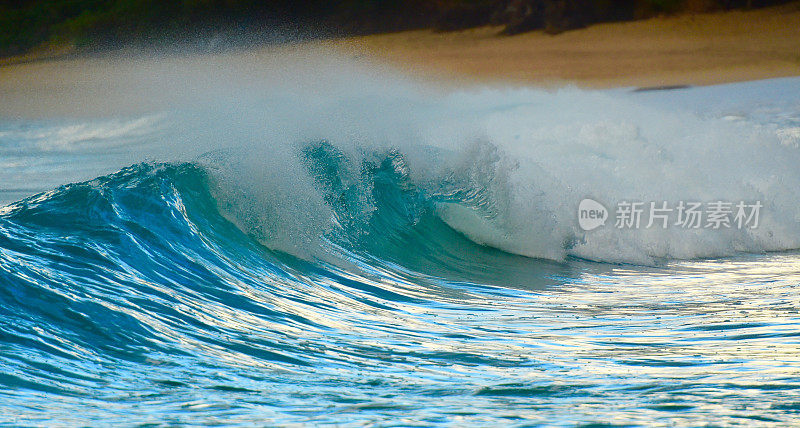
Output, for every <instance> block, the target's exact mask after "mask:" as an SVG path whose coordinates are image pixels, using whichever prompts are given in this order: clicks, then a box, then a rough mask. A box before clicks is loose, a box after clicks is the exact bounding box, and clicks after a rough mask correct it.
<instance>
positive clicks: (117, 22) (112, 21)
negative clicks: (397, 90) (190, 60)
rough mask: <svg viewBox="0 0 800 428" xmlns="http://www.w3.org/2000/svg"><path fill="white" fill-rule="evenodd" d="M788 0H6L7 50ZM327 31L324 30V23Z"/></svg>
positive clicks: (523, 27) (551, 25) (539, 24)
mask: <svg viewBox="0 0 800 428" xmlns="http://www.w3.org/2000/svg"><path fill="white" fill-rule="evenodd" d="M780 2H782V1H781V0H428V1H425V0H405V1H403V0H295V1H290V0H272V1H270V0H261V1H258V0H0V55H14V54H19V53H23V52H26V51H28V50H30V49H31V48H33V47H36V46H38V45H40V44H42V43H44V42H55V43H59V42H64V43H75V44H77V45H78V46H82V47H102V46H109V45H110V46H114V45H120V44H125V43H131V42H137V41H140V42H141V41H147V40H154V39H159V40H163V39H174V38H180V37H185V36H187V35H190V34H193V35H195V36H197V35H203V34H207V33H208V32H209V31H215V30H224V29H228V28H239V29H264V28H269V27H273V28H280V27H281V26H287V25H291V26H294V27H295V28H302V29H305V30H308V31H316V32H317V33H318V34H323V35H331V34H363V33H373V32H381V31H395V30H403V29H411V28H436V29H439V30H443V31H447V30H457V29H464V28H468V27H473V26H480V25H486V24H495V25H503V26H505V31H504V32H505V33H507V34H515V33H519V32H523V31H529V30H534V29H544V30H545V31H547V32H550V33H558V32H561V31H565V30H569V29H573V28H579V27H583V26H586V25H589V24H592V23H595V22H601V21H617V20H629V19H637V18H643V17H648V16H652V15H655V14H659V13H673V12H679V11H693V12H700V11H708V10H713V9H723V8H724V9H729V8H743V7H760V6H765V5H769V4H774V3H780ZM321 31H322V32H324V33H319V32H321Z"/></svg>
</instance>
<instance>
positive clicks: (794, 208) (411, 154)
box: [0, 79, 800, 426]
mask: <svg viewBox="0 0 800 428" xmlns="http://www.w3.org/2000/svg"><path fill="white" fill-rule="evenodd" d="M797 87H798V83H797V81H796V79H792V80H788V81H776V82H771V83H770V82H767V83H761V84H758V85H756V89H758V90H757V91H756V92H759V91H766V90H767V89H769V90H770V91H773V92H769V93H771V94H777V93H778V92H781V91H782V92H784V93H792V92H791V91H793V90H795V91H796V88H797ZM734 88H740V89H741V90H742V91H744V92H747V90H751V91H752V90H754V89H752V88H751V87H750V86H747V85H744V86H736V87H734ZM747 88H750V89H747ZM345 89H346V90H345ZM345 89H341V88H339V89H338V90H334V91H333V92H335V93H334V94H333V95H331V94H327V95H326V96H323V97H320V98H315V95H313V94H310V93H309V94H305V95H307V97H305V98H303V97H298V96H297V94H295V93H294V92H292V91H288V93H286V94H283V95H280V94H279V95H275V96H274V97H272V98H270V97H267V98H268V99H267V100H266V101H264V100H260V102H255V101H254V99H253V98H249V97H248V96H247V95H248V94H240V97H239V98H238V101H240V102H241V103H242V106H241V107H240V108H241V111H239V110H237V109H233V108H230V106H228V107H227V108H228V109H227V110H224V112H225V113H226V115H224V116H225V117H224V120H216V121H214V117H215V115H217V114H218V110H216V108H217V106H216V105H215V106H212V107H207V106H200V107H198V108H196V109H188V108H187V109H186V110H184V111H180V112H168V113H164V114H163V115H161V116H158V115H156V116H147V117H145V118H138V119H135V120H132V121H129V122H126V121H123V120H121V119H119V120H117V121H112V122H103V121H102V120H98V121H88V122H86V123H82V124H79V125H76V124H74V123H71V122H68V121H67V122H66V124H65V123H60V122H59V123H51V122H21V123H16V122H15V123H12V124H10V125H6V124H2V127H0V156H2V158H0V162H2V163H3V165H5V166H6V167H8V168H9V170H4V171H0V178H3V180H4V181H3V182H0V196H1V197H3V198H6V199H4V200H7V201H8V203H7V204H6V205H4V206H3V207H2V208H0V423H5V424H8V425H14V426H16V425H44V426H49V425H77V426H84V425H114V424H123V425H128V424H166V425H171V424H175V425H200V424H224V425H237V424H238V425H245V426H252V425H258V426H262V425H267V426H272V425H293V424H301V425H321V424H333V425H346V426H349V425H380V426H383V425H387V426H389V425H391V426H396V425H402V426H406V425H424V426H429V425H448V426H450V425H456V426H461V425H471V426H487V425H489V426H494V425H519V426H530V425H537V424H540V425H559V426H561V425H564V426H574V425H584V424H585V425H591V424H596V425H603V426H606V425H625V426H628V425H666V424H675V425H680V426H698V425H705V424H708V423H709V421H713V423H718V424H721V425H736V424H747V425H750V424H759V425H761V424H765V425H766V424H774V425H791V424H793V423H795V422H796V418H797V410H798V408H800V404H798V403H800V398H798V391H800V376H798V370H797V367H798V363H799V362H798V355H800V345H798V341H797V338H798V337H799V336H800V318H798V316H797V310H798V308H799V307H800V298H798V296H800V293H798V287H799V286H800V256H798V253H797V248H798V247H800V205H798V203H797V201H796V196H797V191H796V189H797V188H798V185H800V170H798V168H797V165H798V164H800V152H798V147H797V141H798V135H800V134H797V128H798V124H800V119H798V118H799V117H800V116H798V115H797V114H796V113H797V111H798V110H797V109H795V110H793V109H792V108H793V107H792V106H793V105H794V104H791V103H789V104H787V103H783V104H780V106H779V107H775V109H777V111H779V112H781V114H774V111H773V110H770V109H769V108H763V109H759V108H756V107H752V104H748V105H750V106H751V107H752V109H751V110H747V109H745V111H748V112H749V113H748V114H747V115H744V116H746V117H742V118H739V117H738V116H737V117H736V118H731V115H728V114H727V112H725V111H722V112H706V113H705V115H700V114H694V113H690V112H686V111H684V107H685V104H691V105H695V103H697V102H699V100H700V99H713V98H714V97H717V99H720V98H725V97H726V96H727V95H728V94H730V93H731V89H730V88H718V89H691V90H688V91H686V92H685V93H683V95H681V93H676V95H669V96H667V95H648V94H647V93H643V94H638V93H637V94H634V95H631V94H627V93H620V92H613V91H612V92H607V93H597V92H584V91H579V90H564V91H560V92H555V93H548V92H542V91H534V90H523V89H519V90H508V91H499V92H493V91H491V90H483V91H476V92H474V93H473V92H459V93H455V94H449V95H447V94H445V95H437V96H430V97H427V96H424V97H423V96H421V95H420V94H415V93H413V91H411V92H408V91H407V92H404V93H403V96H404V97H403V98H401V101H402V102H400V101H397V98H398V97H399V96H398V95H397V94H395V95H392V96H386V95H385V94H384V95H383V98H381V94H382V92H380V91H377V92H375V91H374V88H373V89H370V88H366V89H364V91H365V93H366V95H369V96H366V95H365V96H356V95H358V94H362V92H359V91H356V90H354V89H353V88H350V87H347V88H345ZM359 89H360V88H359ZM209 90H210V91H211V90H213V88H211V89H209ZM337 91H338V92H337ZM340 92H341V93H340ZM342 93H343V94H344V95H343V94H342ZM759 93H760V92H759ZM237 94H239V93H237ZM353 94H356V95H353ZM715 94H716V95H715ZM257 95H258V96H263V94H257ZM648 97H650V98H648ZM659 97H661V98H659ZM670 97H672V98H670ZM682 97H683V98H682ZM256 98H258V97H256ZM788 98H791V97H788ZM775 99H776V100H778V99H780V98H779V97H778V96H777V95H775ZM791 99H793V98H791ZM791 99H790V101H791ZM784 101H785V100H784ZM793 102H795V103H796V100H795V101H793ZM237 106H238V105H237ZM681 106H684V107H681ZM220 109H222V107H220ZM587 109H588V110H587ZM587 111H588V113H587ZM242 112H244V114H241V113H242ZM292 112H294V113H297V112H300V113H302V114H300V113H298V114H299V116H300V119H297V117H295V114H294V113H292ZM771 112H772V113H771ZM290 113H291V114H290ZM237 114H241V117H240V116H237ZM289 116H291V117H289ZM231 118H238V121H236V120H233V119H231ZM228 121H230V122H231V123H228ZM199 123H204V124H205V125H204V126H203V127H200V128H198V124H199ZM142 147H144V149H143V148H142ZM150 153H157V155H155V154H154V155H152V156H151V155H150ZM148 158H149V159H152V160H148V161H143V159H148ZM119 164H122V165H130V166H127V167H124V168H122V169H119V168H118V165H119ZM84 169H85V170H84ZM8 171H12V172H13V174H12V173H9V172H8ZM85 171H96V173H94V175H93V176H98V178H95V179H92V180H90V181H82V179H77V178H74V177H78V176H80V177H83V178H86V177H84V175H86V174H84V172H85ZM37 180H38V181H37ZM59 180H60V184H63V183H65V182H70V183H72V184H64V185H60V186H59V185H57V184H52V183H53V182H56V181H59ZM3 183H6V184H3ZM41 187H44V188H47V189H50V190H47V191H44V192H39V193H37V194H35V195H33V196H30V194H31V193H36V192H35V191H34V190H37V191H38V190H42V188H41ZM8 195H14V197H9V196H8ZM23 195H25V196H23ZM17 196H20V197H17ZM9 198H10V199H9ZM584 198H591V199H593V200H594V201H595V202H596V203H599V204H603V205H605V206H606V207H609V208H611V207H612V206H613V204H615V203H617V202H619V201H623V200H626V199H637V200H647V201H661V200H664V201H666V202H668V203H677V202H678V201H681V200H686V201H690V200H700V201H710V200H717V199H724V200H730V201H733V202H737V201H740V200H743V201H749V202H753V201H760V202H761V203H762V204H763V211H762V212H761V214H762V217H761V218H760V225H759V227H758V228H752V229H738V228H728V229H724V230H715V229H711V228H701V229H698V230H684V229H681V228H679V227H670V228H664V229H661V228H657V227H655V228H654V227H650V228H647V227H642V228H641V229H639V230H632V229H628V230H625V229H621V228H616V227H615V226H614V225H613V224H612V223H608V224H606V225H604V226H602V227H599V228H597V229H595V230H584V229H583V228H582V227H581V226H580V223H579V213H578V207H579V203H580V201H581V200H582V199H584ZM612 222H613V220H612Z"/></svg>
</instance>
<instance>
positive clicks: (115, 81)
mask: <svg viewBox="0 0 800 428" xmlns="http://www.w3.org/2000/svg"><path fill="white" fill-rule="evenodd" d="M498 31H499V28H492V27H482V28H477V29H472V30H467V31H458V32H446V33H442V32H434V31H430V30H424V31H423V30H420V31H407V32H399V33H391V34H380V35H372V36H363V37H350V38H342V39H332V40H324V41H315V42H303V43H299V44H294V45H288V46H277V47H276V46H272V47H262V48H253V49H249V50H232V51H228V52H224V53H215V54H203V55H188V56H183V57H180V58H177V59H176V60H175V61H177V63H179V64H177V65H176V63H175V61H173V64H169V63H163V62H161V63H159V64H157V65H153V64H147V63H146V62H142V61H138V60H133V61H130V60H131V58H130V57H129V56H128V55H127V54H120V53H109V54H106V55H101V56H93V57H83V56H79V55H77V56H76V55H68V56H66V57H61V58H49V59H48V58H43V59H34V60H31V59H30V58H24V61H17V62H15V61H14V60H13V59H11V60H9V59H6V60H5V65H2V66H0V98H2V99H3V102H2V103H0V114H2V115H12V116H18V115H26V113H30V112H36V111H42V110H43V109H44V110H48V111H51V112H56V113H58V112H66V113H75V112H78V111H87V112H88V113H89V114H96V113H97V112H101V113H104V112H108V111H109V110H108V109H109V108H115V109H119V108H120V105H121V103H120V102H119V99H120V98H123V97H125V98H130V97H131V94H134V95H135V92H136V91H135V90H131V88H132V87H134V86H132V85H134V84H137V85H141V84H143V83H145V82H142V80H146V79H148V77H147V76H148V75H154V74H153V73H156V72H157V73H160V75H162V76H163V75H164V74H165V71H168V70H171V69H172V68H174V67H178V68H184V69H188V70H206V71H207V72H209V73H210V72H213V70H215V69H217V68H220V67H221V68H225V67H238V68H240V69H242V70H253V72H255V73H258V72H260V71H261V70H264V69H268V68H270V67H271V66H272V65H275V64H282V66H283V67H286V66H285V62H286V61H287V58H298V57H313V56H320V55H326V54H328V53H331V52H333V53H334V54H335V55H336V56H338V57H340V58H341V57H343V58H345V59H347V60H349V59H351V58H352V59H355V60H356V62H367V63H379V64H388V65H389V66H390V67H392V68H395V69H399V70H400V71H401V72H402V73H404V74H407V75H410V76H412V77H414V78H420V79H425V80H430V79H432V80H445V81H449V82H456V83H476V82H504V83H512V84H534V85H537V86H560V85H565V84H575V85H578V86H582V87H591V88H607V87H653V86H663V85H709V84H718V83H726V82H735V81H745V80H757V79H767V78H776V77H786V76H797V75H800V2H794V3H790V4H787V5H783V6H779V7H772V8H765V9H758V10H751V11H731V12H717V13H708V14H694V15H680V16H669V17H658V18H653V19H648V20H642V21H634V22H622V23H607V24H597V25H593V26H591V27H588V28H584V29H580V30H575V31H569V32H566V33H563V34H560V35H556V36H552V35H547V34H544V33H543V32H541V31H536V32H531V33H526V34H521V35H517V36H499V35H498V34H497V33H498ZM18 59H19V58H18ZM0 64H2V63H0ZM143 70H144V71H149V72H151V73H149V74H148V73H143V72H142V71H143ZM159 70H160V71H159ZM198 73H202V72H201V71H198ZM115 94H116V95H117V97H116V98H117V99H116V100H115V99H114V95H115ZM104 99H107V100H108V105H104V103H103V102H102V100H104ZM129 101H130V100H129ZM129 104H135V102H129Z"/></svg>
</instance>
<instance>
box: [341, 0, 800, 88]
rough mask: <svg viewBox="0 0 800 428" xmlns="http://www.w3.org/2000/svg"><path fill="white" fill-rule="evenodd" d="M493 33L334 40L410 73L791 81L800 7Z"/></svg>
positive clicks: (612, 83) (798, 69)
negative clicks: (552, 30)
mask: <svg viewBox="0 0 800 428" xmlns="http://www.w3.org/2000/svg"><path fill="white" fill-rule="evenodd" d="M499 30H500V29H499V28H479V29H474V30H468V31H461V32H453V33H437V32H433V31H411V32H402V33H396V34H383V35H375V36H368V37H357V38H350V39H345V40H341V41H336V42H334V43H333V45H335V46H337V47H340V48H347V49H352V50H354V51H356V52H359V53H362V54H365V55H371V56H376V57H378V58H382V59H384V60H387V61H389V62H391V63H393V64H397V66H399V67H400V68H402V69H403V70H405V71H407V72H409V73H412V74H416V75H427V76H431V75H438V76H444V77H453V76H459V77H460V78H463V79H477V80H484V79H491V80H504V81H511V82H522V83H536V84H550V85H552V84H555V85H559V84H563V83H565V82H569V83H576V84H578V85H579V86H589V87H616V86H659V85H708V84H716V83H726V82H735V81H744V80H757V79H767V78H774V77H785V76H796V75H800V3H798V2H795V3H791V4H787V5H784V6H781V7H773V8H766V9H760V10H751V11H730V12H717V13H708V14H695V15H682V16H669V17H658V18H653V19H648V20H643V21H634V22H622V23H607V24H597V25H593V26H591V27H588V28H585V29H580V30H575V31H569V32H566V33H563V34H560V35H557V36H551V35H547V34H544V33H543V32H541V31H537V32H531V33H525V34H521V35H517V36H511V37H506V36H498V35H497V33H498V31H499Z"/></svg>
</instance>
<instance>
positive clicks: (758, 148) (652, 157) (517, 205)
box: [23, 57, 800, 264]
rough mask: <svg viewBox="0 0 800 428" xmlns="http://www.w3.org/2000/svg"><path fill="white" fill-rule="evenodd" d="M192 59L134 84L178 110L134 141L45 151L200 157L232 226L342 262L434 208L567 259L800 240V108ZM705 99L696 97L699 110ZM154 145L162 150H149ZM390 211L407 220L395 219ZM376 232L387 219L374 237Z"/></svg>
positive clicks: (501, 239) (754, 247) (505, 241)
mask: <svg viewBox="0 0 800 428" xmlns="http://www.w3.org/2000/svg"><path fill="white" fill-rule="evenodd" d="M185 66H187V64H182V65H181V63H179V64H172V63H169V62H166V63H165V64H161V65H159V67H160V68H159V67H154V70H153V71H151V72H152V73H156V76H157V77H159V79H148V78H147V77H148V74H147V73H148V71H147V70H148V67H139V69H136V70H138V71H137V72H138V73H141V74H142V75H141V76H138V77H137V79H135V81H136V82H139V81H142V82H149V83H148V84H147V85H149V86H143V87H142V88H138V89H140V90H141V91H140V92H141V93H139V94H138V96H137V98H136V100H138V101H137V102H139V101H141V100H142V99H148V100H149V99H151V98H152V99H154V100H156V101H153V103H154V105H156V106H162V107H163V106H167V111H164V112H160V113H158V114H153V112H152V111H151V112H148V115H147V116H145V117H144V118H142V119H140V120H134V121H132V122H119V123H127V124H128V126H126V128H129V131H130V132H128V133H127V134H126V133H124V132H123V133H115V132H111V133H109V132H108V131H109V129H111V130H113V129H115V127H114V126H110V127H109V126H108V124H102V123H101V124H97V125H96V126H97V127H99V128H98V129H95V128H94V127H92V126H83V127H78V128H75V129H70V128H69V127H68V128H67V129H66V130H65V131H64V132H61V131H59V130H58V129H54V130H50V131H48V132H49V133H47V135H49V136H47V135H45V136H43V137H42V138H43V139H45V140H52V139H53V135H55V136H59V135H62V134H64V135H62V136H63V137H64V138H63V139H64V141H61V142H60V140H59V141H41V143H42V147H41V149H42V150H53V149H54V147H55V149H61V148H63V147H62V146H64V147H67V146H69V147H72V146H77V147H78V148H82V149H85V148H86V147H88V146H90V144H89V143H90V142H91V145H94V144H95V143H97V145H99V142H98V141H96V140H97V139H101V140H103V142H104V143H109V146H110V147H114V144H115V143H116V144H119V143H124V146H125V152H126V155H125V159H126V161H125V163H122V165H125V164H130V163H131V162H134V161H131V160H130V159H131V158H136V160H135V161H138V160H142V159H155V160H156V161H162V162H195V163H196V164H197V165H200V166H202V168H204V169H205V170H206V171H208V174H209V186H210V188H211V191H212V194H213V196H214V198H215V200H216V201H217V204H218V206H219V208H220V211H221V212H222V213H223V214H224V216H225V217H226V218H227V219H228V220H229V221H230V222H232V223H233V224H236V225H237V226H238V227H239V228H240V229H241V230H243V231H245V232H246V233H247V234H249V235H251V236H253V237H256V238H257V239H258V240H259V241H260V242H261V243H263V244H265V245H266V246H267V247H269V248H271V249H274V250H279V251H282V252H286V253H289V254H292V255H294V256H298V257H300V258H305V259H309V258H314V257H326V256H325V253H326V252H327V247H326V245H325V242H326V241H330V240H333V242H337V243H341V242H352V241H358V240H359V239H362V240H363V241H365V242H368V243H369V242H370V239H374V237H375V236H380V235H381V234H382V233H386V234H391V233H394V231H395V230H397V229H396V228H398V227H400V226H399V224H401V223H402V224H411V225H414V224H416V222H419V221H421V219H422V218H423V217H424V218H425V219H428V218H432V219H435V220H436V221H437V222H439V223H441V227H447V228H449V229H451V230H453V231H455V232H458V234H460V235H462V236H463V237H466V238H468V239H469V240H471V241H472V242H474V243H475V244H476V245H478V246H480V247H488V248H494V249H497V250H500V251H503V252H506V253H509V254H516V255H520V256H525V257H529V258H537V259H548V260H553V261H563V260H565V259H566V258H580V259H587V260H593V261H599V262H612V263H633V264H654V263H658V262H660V261H664V260H672V259H694V258H704V257H721V256H729V255H733V254H736V253H739V252H764V251H782V250H788V249H796V248H800V204H798V203H797V202H796V190H795V189H797V188H798V187H800V168H797V165H798V164H800V144H798V139H797V138H796V136H797V135H796V134H797V133H796V132H795V129H796V128H797V127H798V126H800V115H798V111H797V109H796V107H797V106H794V107H792V106H789V110H782V112H781V114H780V115H777V116H780V117H781V118H782V119H781V120H783V118H785V119H786V120H783V122H781V121H778V122H769V120H767V122H766V123H765V122H764V121H763V120H760V119H762V118H760V117H758V115H759V114H760V113H758V112H757V111H755V110H752V111H749V110H747V109H745V110H744V113H741V114H738V113H737V116H736V117H737V118H738V119H736V120H730V119H729V118H730V117H731V115H730V114H729V112H727V113H726V112H716V113H714V114H698V113H697V112H694V111H692V110H691V109H689V108H687V107H686V106H685V105H683V106H681V105H678V104H674V103H672V104H670V103H665V102H663V101H664V100H663V95H662V94H647V93H641V94H630V93H621V92H614V91H608V92H598V91H585V90H580V89H576V88H564V89H560V90H557V91H544V90H537V89H532V88H477V89H476V88H471V89H466V90H457V91H444V90H441V89H437V88H431V86H426V85H421V84H419V83H415V82H410V81H408V80H407V79H404V78H402V77H399V76H396V75H390V74H388V73H385V72H377V71H376V70H375V69H373V68H371V67H364V66H363V65H353V64H350V63H349V62H348V61H346V60H344V61H343V60H341V59H336V58H335V59H330V60H329V59H326V58H316V57H314V58H312V59H309V60H307V63H304V62H303V60H302V59H300V60H298V59H295V60H294V61H291V64H290V65H288V66H286V68H285V69H283V68H278V69H277V71H274V72H268V71H263V70H258V72H256V70H253V69H252V68H248V67H245V69H242V70H237V69H236V67H235V66H231V67H225V68H222V69H221V70H220V71H219V72H218V73H212V72H210V69H204V68H203V67H210V65H198V64H195V63H190V64H188V66H190V70H182V69H181V68H180V67H185ZM166 69H169V70H172V71H170V72H169V73H165V72H164V70H166ZM173 69H174V70H173ZM262 74H263V75H262ZM320 76H322V77H324V79H320ZM762 86H763V85H762ZM766 86H767V87H768V88H771V90H772V91H773V92H775V91H777V90H779V89H780V88H782V87H789V88H790V89H791V88H794V87H795V86H797V85H796V82H794V81H789V82H776V83H774V84H773V85H772V86H770V85H766ZM122 88H128V86H124V85H123V86H122ZM737 88H739V86H736V85H733V86H731V87H730V88H727V89H726V88H722V89H720V90H719V92H720V93H721V94H722V95H723V96H724V95H725V94H729V93H735V92H736V91H737ZM776 88H777V89H776ZM167 89H168V90H167ZM200 89H202V90H200ZM762 89H763V88H762ZM122 92H123V93H124V91H122ZM707 92H708V91H707V90H705V89H703V90H701V89H688V90H686V92H685V93H686V94H688V95H687V99H688V104H693V103H697V104H698V105H699V102H700V101H701V98H703V97H707V95H708V93H707ZM692 94H696V95H692ZM717 96H718V97H719V94H718V95H717ZM654 97H655V98H654ZM659 97H662V98H659ZM648 100H649V101H648ZM747 108H750V109H755V107H754V106H752V105H750V106H749V107H747ZM791 108H795V110H791ZM771 115H772V116H776V115H775V114H774V112H773V113H771ZM748 116H753V117H752V119H754V120H749V119H751V118H749V117H748ZM762 116H763V115H762ZM767 116H770V114H767ZM149 129H156V130H157V131H156V132H155V133H154V134H148V130H149ZM34 134H35V132H34ZM34 137H35V136H31V135H27V134H26V136H25V138H27V139H34V140H35V138H34ZM25 138H23V139H25ZM143 139H145V140H148V144H143V145H142V146H141V147H138V146H136V144H135V142H137V141H141V140H143ZM56 140H58V139H57V138H56ZM26 141H27V140H26ZM37 141H38V140H37ZM25 145H28V144H27V142H26V144H25ZM381 198H383V199H381ZM586 198H590V199H593V200H595V201H598V202H600V203H602V204H603V205H604V206H605V207H613V206H614V205H615V204H616V203H618V202H620V201H642V202H648V201H656V202H658V201H665V202H670V203H677V202H678V201H700V202H709V201H719V200H722V201H729V202H734V203H735V202H738V201H760V202H761V203H763V204H764V207H763V209H762V212H761V218H760V222H759V227H758V228H756V229H748V230H738V229H729V230H706V229H701V230H688V231H687V230H681V229H680V228H668V229H665V230H660V229H641V230H626V229H622V230H620V229H616V228H614V227H604V228H599V229H596V230H592V231H584V230H582V229H581V228H580V227H579V224H578V218H577V217H578V216H577V208H578V204H579V203H580V201H581V200H583V199H586ZM390 213H391V214H390ZM388 218H391V219H392V220H391V221H393V222H395V223H393V224H384V223H385V222H387V221H389V220H387V219H388ZM401 219H402V221H401ZM382 222H384V223H382ZM403 222H405V223H403ZM377 225H380V226H381V227H382V228H383V229H376V230H372V229H371V228H376V227H378V226H377ZM403 227H405V226H403ZM412 227H413V226H412ZM364 236H369V237H370V238H369V239H366V238H363V237H364Z"/></svg>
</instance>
